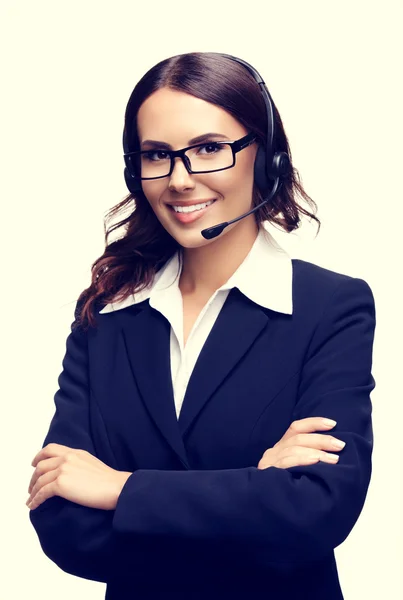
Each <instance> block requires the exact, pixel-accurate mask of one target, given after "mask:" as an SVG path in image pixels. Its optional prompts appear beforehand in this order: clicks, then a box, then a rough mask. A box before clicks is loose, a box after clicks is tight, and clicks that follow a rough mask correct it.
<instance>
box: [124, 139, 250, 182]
mask: <svg viewBox="0 0 403 600" xmlns="http://www.w3.org/2000/svg"><path fill="white" fill-rule="evenodd" d="M255 140H256V136H255V134H254V133H248V134H247V135H245V136H244V137H242V138H240V139H239V140H235V141H234V142H205V143H204V144H195V145H193V146H187V147H186V148H182V149H181V150H165V149H160V150H159V149H153V150H142V151H140V152H127V153H126V154H124V155H123V156H124V160H125V163H126V167H127V169H128V171H129V173H130V175H131V176H132V177H135V178H136V179H160V178H162V177H168V176H169V175H171V173H172V171H173V170H174V166H175V157H177V156H178V157H180V158H181V159H182V161H183V164H184V165H185V167H186V169H187V171H188V173H213V172H215V171H224V170H225V169H231V167H233V166H234V165H235V155H236V154H237V152H240V151H241V150H243V149H244V148H246V147H247V146H250V145H251V144H252V143H253V142H254V141H255Z"/></svg>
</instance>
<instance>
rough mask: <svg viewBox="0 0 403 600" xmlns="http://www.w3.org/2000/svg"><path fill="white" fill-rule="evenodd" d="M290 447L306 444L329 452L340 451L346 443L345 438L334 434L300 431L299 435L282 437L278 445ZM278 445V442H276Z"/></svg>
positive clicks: (308, 446)
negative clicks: (341, 438) (340, 438)
mask: <svg viewBox="0 0 403 600" xmlns="http://www.w3.org/2000/svg"><path fill="white" fill-rule="evenodd" d="M280 445H281V447H282V448H288V447H290V446H305V447H307V448H315V449H317V450H328V451H329V452H339V451H340V450H342V449H343V448H344V446H345V445H346V444H345V442H343V440H339V439H338V438H336V437H334V436H332V435H323V434H321V433H298V434H297V435H295V436H293V437H291V438H288V439H286V440H284V438H281V440H280V442H278V446H280ZM276 446H277V444H276Z"/></svg>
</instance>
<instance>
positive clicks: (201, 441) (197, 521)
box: [29, 259, 375, 600]
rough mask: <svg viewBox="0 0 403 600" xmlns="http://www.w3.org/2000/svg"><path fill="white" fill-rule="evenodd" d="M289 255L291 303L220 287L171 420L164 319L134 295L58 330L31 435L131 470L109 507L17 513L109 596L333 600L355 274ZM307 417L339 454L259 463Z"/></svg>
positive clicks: (370, 317) (370, 329)
mask: <svg viewBox="0 0 403 600" xmlns="http://www.w3.org/2000/svg"><path fill="white" fill-rule="evenodd" d="M292 265H293V314H292V315H285V314H282V313H278V312H275V311H272V310H269V309H265V308H262V307H261V306H259V305H257V304H255V303H254V302H252V301H251V300H249V299H248V298H247V297H246V296H244V295H243V294H242V293H241V292H240V291H239V290H238V289H236V288H234V289H233V290H231V292H230V294H229V295H228V298H227V300H226V302H225V304H224V306H223V308H222V310H221V312H220V314H219V316H218V319H217V321H216V322H215V324H214V326H213V329H212V330H211V333H210V335H209V336H208V338H207V341H206V343H205V345H204V347H203V349H202V351H201V354H200V356H199V358H198V361H197V363H196V365H195V368H194V371H193V373H192V376H191V378H190V381H189V385H188V387H187V391H186V395H185V398H184V402H183V406H182V410H181V413H180V416H179V420H178V419H177V417H176V413H175V405H174V398H173V389H172V382H171V373H170V359H169V339H170V324H169V323H168V321H167V320H166V319H165V317H164V316H163V315H161V313H159V312H158V311H156V310H155V309H153V308H151V307H150V306H149V302H148V300H145V301H143V302H141V303H139V304H137V305H132V306H128V307H126V308H124V309H121V310H117V311H115V312H110V313H104V314H99V313H98V314H97V327H96V328H90V329H89V330H88V331H87V332H84V330H83V329H81V328H77V329H72V330H71V333H70V334H69V336H68V338H67V342H66V354H65V356H64V359H63V369H62V372H61V374H60V376H59V379H58V385H59V389H58V391H57V392H56V394H55V398H54V400H55V406H56V411H55V414H54V416H53V419H52V421H51V423H50V428H49V431H48V433H47V435H46V438H45V440H44V442H43V446H45V445H46V444H48V443H50V442H56V443H59V444H64V445H67V446H70V447H72V448H81V449H84V450H87V451H88V452H90V453H91V454H93V455H95V456H97V457H98V458H99V459H100V460H102V461H103V462H105V463H106V464H107V465H109V466H110V467H112V468H114V469H118V470H122V471H130V472H133V474H132V475H131V476H130V477H129V478H128V480H127V482H126V484H125V486H124V488H123V490H122V493H121V495H120V496H119V499H118V503H117V506H116V509H115V510H114V511H107V510H100V509H94V508H89V507H85V506H81V505H79V504H76V503H74V502H71V501H68V500H65V499H64V498H61V497H58V496H54V497H52V498H49V499H48V500H46V501H45V502H43V503H42V504H41V505H40V506H39V507H38V508H37V509H35V510H33V511H30V513H29V514H30V519H31V521H32V524H33V526H34V527H35V529H36V532H37V534H38V536H39V540H40V543H41V546H42V548H43V551H44V552H45V554H46V555H47V556H48V557H49V558H50V559H51V560H52V561H54V562H55V563H56V564H57V565H58V566H59V567H60V568H61V569H63V570H64V571H66V572H68V573H71V574H73V575H76V576H78V577H84V578H87V579H92V580H96V581H101V582H106V584H107V588H106V598H107V599H108V600H129V599H130V600H143V599H146V598H147V599H148V598H149V599H159V598H161V599H164V600H166V599H167V598H175V599H176V600H182V599H183V600H185V599H186V600H189V599H190V598H200V599H206V600H207V599H208V600H210V599H212V598H220V599H222V598H227V597H228V598H231V599H232V598H245V599H246V598H247V599H265V600H278V599H284V600H285V599H292V600H295V598H298V600H305V599H306V600H308V599H309V600H319V599H320V600H323V598H326V600H340V599H342V598H343V595H342V592H341V589H340V585H339V579H338V573H337V568H336V563H335V557H334V548H336V546H338V545H339V544H341V543H342V542H343V541H344V540H345V539H346V537H347V536H348V534H349V533H350V531H351V529H352V528H353V526H354V524H355V522H356V521H357V519H358V517H359V515H360V512H361V510H362V507H363V504H364V501H365V497H366V494H367V489H368V485H369V482H370V477H371V454H372V445H373V434H372V425H371V400H370V392H371V391H372V390H373V388H374V386H375V380H374V378H373V377H372V374H371V368H372V348H373V339H374V330H375V305H374V298H373V294H372V291H371V289H370V287H369V285H368V284H367V283H366V282H365V281H364V280H363V279H359V278H354V277H350V276H347V275H343V274H340V273H336V272H334V271H330V270H328V269H324V268H322V267H319V266H317V265H314V264H312V263H309V262H306V261H303V260H299V259H293V260H292ZM273 285H275V282H273ZM102 306H103V305H102ZM102 306H101V307H102ZM77 308H78V304H77V305H76V313H75V315H76V316H77ZM309 416H321V417H328V418H331V419H335V420H336V421H337V425H336V427H335V428H333V429H331V430H330V431H329V432H328V434H329V435H334V436H336V437H338V438H339V439H342V440H344V441H345V442H346V446H345V448H344V449H343V450H342V451H340V452H339V454H340V459H339V462H338V463H337V464H328V463H324V462H319V463H317V464H314V465H310V466H298V467H292V468H288V469H280V468H276V467H270V468H267V469H258V468H257V464H258V462H259V460H260V459H261V457H262V455H263V453H264V451H265V450H266V449H268V448H270V447H272V446H273V445H274V444H275V443H276V442H278V441H279V440H280V438H281V437H282V436H283V434H284V433H285V431H286V430H287V429H288V427H289V426H290V424H291V423H292V422H293V421H294V420H296V419H302V418H305V417H309ZM320 433H325V432H320Z"/></svg>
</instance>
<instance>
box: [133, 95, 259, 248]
mask: <svg viewBox="0 0 403 600" xmlns="http://www.w3.org/2000/svg"><path fill="white" fill-rule="evenodd" d="M137 130H138V136H139V140H140V149H141V150H155V149H156V148H158V145H156V144H155V143H153V144H151V143H148V142H147V140H156V141H158V142H163V143H164V145H162V146H159V148H160V149H161V150H164V149H166V148H167V145H169V148H170V149H172V150H179V149H181V148H184V147H186V146H190V145H192V144H193V143H199V142H192V139H193V138H196V137H198V136H201V135H203V134H206V133H210V132H214V133H218V134H220V135H219V136H214V137H211V138H208V140H202V141H203V143H206V144H208V141H228V140H229V141H233V140H237V139H239V138H241V137H243V136H244V135H246V134H247V133H249V131H247V130H246V129H245V128H244V127H243V125H241V123H239V121H237V120H236V119H235V118H234V117H233V116H232V115H230V114H229V113H228V112H226V111H225V110H224V109H222V108H220V107H219V106H216V105H215V104H211V103H209V102H206V101H205V100H201V99H200V98H196V97H194V96H191V95H190V94H186V93H184V92H179V91H176V90H171V89H169V88H161V89H159V90H157V91H156V92H154V93H153V94H152V95H151V96H149V97H148V98H147V99H146V100H145V101H144V102H143V104H142V105H141V106H140V109H139V111H138V114H137ZM206 151H207V152H208V151H211V147H210V149H209V147H208V146H206V148H204V149H202V152H206ZM256 152H257V144H256V143H253V144H252V145H250V146H248V147H246V148H245V149H243V150H241V151H240V152H238V153H237V154H236V163H235V166H234V167H232V168H231V169H226V170H223V171H217V172H215V173H203V174H190V173H188V172H187V170H186V168H185V165H184V164H183V162H182V160H181V159H180V158H176V159H175V166H174V169H173V172H172V174H171V175H170V176H167V177H164V178H161V179H154V180H143V181H142V188H143V192H144V194H145V196H146V198H147V199H148V201H149V203H150V205H151V207H152V209H153V211H154V213H155V215H156V216H157V218H158V219H159V221H160V222H161V224H162V226H163V227H164V228H165V229H166V230H167V231H168V233H169V234H170V235H171V236H172V237H173V238H175V240H176V241H177V242H178V243H179V244H180V245H181V246H182V247H184V248H196V247H200V246H203V245H206V244H209V243H213V242H214V240H215V238H213V239H211V240H206V239H205V238H204V237H203V236H202V235H201V233H200V232H201V230H202V229H205V228H207V227H212V226H213V225H217V224H219V223H222V222H223V221H230V220H231V219H234V218H236V217H238V216H240V215H241V214H243V213H245V212H247V211H248V210H250V209H251V208H252V192H253V165H254V160H255V155H256ZM156 156H157V158H158V157H160V156H161V155H158V154H157V155H156ZM211 200H214V202H213V203H212V204H210V205H209V206H208V207H207V208H205V209H202V210H200V211H195V212H192V213H191V216H190V214H189V213H187V214H186V217H184V216H183V214H184V213H183V212H179V213H176V212H175V210H174V208H173V206H174V205H175V206H191V205H195V204H202V203H206V202H208V201H211ZM177 214H178V215H179V216H176V215H177ZM184 220H187V221H188V222H183V221H184ZM241 224H242V225H241ZM239 226H241V228H253V229H254V230H255V229H256V225H255V217H254V215H251V216H249V217H246V218H245V219H243V220H241V221H239V222H238V223H234V224H233V225H230V226H228V227H227V228H226V229H224V231H223V233H222V234H221V235H220V236H219V237H220V238H221V237H222V236H224V235H225V234H227V233H228V232H229V231H230V230H231V229H233V228H234V227H239Z"/></svg>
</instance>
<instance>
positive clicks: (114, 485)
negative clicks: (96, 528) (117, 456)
mask: <svg viewBox="0 0 403 600" xmlns="http://www.w3.org/2000/svg"><path fill="white" fill-rule="evenodd" d="M32 466H33V467H36V468H35V471H34V473H33V475H32V478H31V482H30V484H29V488H28V493H29V494H30V497H29V498H28V500H27V502H26V504H27V506H28V508H30V509H31V510H34V509H35V508H37V507H38V506H39V505H40V504H42V502H44V501H45V500H47V499H48V498H51V497H52V496H61V497H62V498H66V500H71V501H72V502H76V503H77V504H82V505H83V506H90V507H92V508H101V509H103V510H114V509H115V507H116V504H117V500H118V498H119V495H120V492H121V491H122V488H123V486H124V484H125V483H126V481H127V479H128V478H129V477H130V475H131V474H132V473H130V472H128V471H116V470H115V469H112V468H111V467H108V466H107V465H106V464H105V463H103V462H102V461H100V460H98V458H96V457H95V456H93V455H92V454H90V453H89V452H87V451H86V450H78V449H75V448H69V447H68V446H62V445H61V444H48V445H47V446H45V447H44V448H42V450H41V451H40V452H38V454H37V455H36V456H35V458H34V459H33V461H32Z"/></svg>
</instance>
